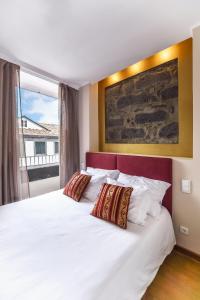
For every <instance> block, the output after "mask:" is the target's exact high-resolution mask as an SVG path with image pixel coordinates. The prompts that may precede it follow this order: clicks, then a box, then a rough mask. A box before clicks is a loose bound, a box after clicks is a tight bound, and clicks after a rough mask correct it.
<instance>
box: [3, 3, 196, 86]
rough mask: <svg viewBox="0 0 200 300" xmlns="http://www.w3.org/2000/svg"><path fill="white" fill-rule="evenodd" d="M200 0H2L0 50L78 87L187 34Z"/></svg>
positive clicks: (13, 58)
mask: <svg viewBox="0 0 200 300" xmlns="http://www.w3.org/2000/svg"><path fill="white" fill-rule="evenodd" d="M199 12H200V1H199V0H190V1H188V0H167V1H161V0H152V1H150V0H57V1H56V0H34V1H33V0H32V1H31V0H15V1H13V0H0V56H1V57H3V58H5V57H8V58H10V60H12V61H16V62H18V63H20V64H21V65H23V66H26V67H27V68H28V69H32V70H35V71H36V72H38V73H43V74H46V75H47V76H49V77H51V78H54V79H56V80H62V81H64V82H67V83H69V84H71V85H72V86H75V87H79V86H82V85H84V84H87V83H90V82H95V81H98V80H100V79H102V78H104V77H105V76H107V75H110V74H112V73H114V72H116V71H119V70H120V69H122V68H124V67H126V66H128V65H130V64H133V63H135V62H137V61H138V60H140V59H143V58H145V57H147V56H150V55H151V54H153V53H155V52H157V51H159V50H162V49H164V48H166V47H168V46H170V45H171V44H174V43H177V42H179V41H181V40H184V39H186V38H188V37H190V36H191V29H192V28H193V27H195V26H196V25H198V24H199V22H200V13H199Z"/></svg>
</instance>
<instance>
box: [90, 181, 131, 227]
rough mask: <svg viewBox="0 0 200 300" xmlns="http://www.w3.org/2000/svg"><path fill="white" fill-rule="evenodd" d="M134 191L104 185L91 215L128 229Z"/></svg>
mask: <svg viewBox="0 0 200 300" xmlns="http://www.w3.org/2000/svg"><path fill="white" fill-rule="evenodd" d="M132 191H133V188H131V187H122V186H118V185H112V184H107V183H104V184H103V185H102V188H101V191H100V193H99V197H98V198H97V202H96V204H95V207H94V208H93V210H92V212H91V215H93V216H95V217H97V218H100V219H103V220H106V221H109V222H111V223H114V224H116V225H118V226H120V227H121V228H124V229H126V227H127V214H128V207H129V202H130V196H131V193H132Z"/></svg>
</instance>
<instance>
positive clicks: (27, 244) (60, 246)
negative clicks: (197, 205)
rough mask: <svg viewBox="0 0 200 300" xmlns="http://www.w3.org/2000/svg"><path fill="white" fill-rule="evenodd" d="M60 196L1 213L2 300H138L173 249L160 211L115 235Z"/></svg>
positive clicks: (84, 206) (85, 208)
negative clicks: (158, 215)
mask: <svg viewBox="0 0 200 300" xmlns="http://www.w3.org/2000/svg"><path fill="white" fill-rule="evenodd" d="M91 207H92V204H91V203H88V202H87V201H81V202H79V203H77V202H75V201H73V200H71V199H70V198H67V197H66V196H64V195H62V191H61V190H60V191H57V192H52V193H49V194H46V195H43V196H40V197H36V198H32V199H30V200H24V201H21V202H18V203H14V204H9V205H5V206H3V207H1V208H0V300H44V299H48V300H139V299H141V297H142V295H143V294H144V292H145V290H146V288H147V286H148V285H149V284H150V283H151V281H152V280H153V278H154V277H155V275H156V272H157V271H158V268H159V266H160V265H161V264H162V262H163V260H164V259H165V257H166V256H167V255H168V254H169V253H170V252H171V251H172V249H173V247H174V245H175V237H174V231H173V226H172V221H171V217H170V215H169V213H168V211H167V210H166V209H165V208H162V213H161V215H160V217H159V218H158V219H153V218H151V217H149V218H148V221H147V224H146V225H145V226H139V225H135V224H131V223H128V228H127V230H123V229H120V228H119V227H117V226H115V225H112V224H110V223H108V222H105V221H102V220H100V219H97V218H95V217H93V216H91V215H89V212H90V211H91Z"/></svg>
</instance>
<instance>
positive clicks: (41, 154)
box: [34, 140, 47, 156]
mask: <svg viewBox="0 0 200 300" xmlns="http://www.w3.org/2000/svg"><path fill="white" fill-rule="evenodd" d="M36 143H44V144H45V153H39V154H37V153H36ZM34 154H35V156H46V155H47V142H46V141H40V140H38V141H34Z"/></svg>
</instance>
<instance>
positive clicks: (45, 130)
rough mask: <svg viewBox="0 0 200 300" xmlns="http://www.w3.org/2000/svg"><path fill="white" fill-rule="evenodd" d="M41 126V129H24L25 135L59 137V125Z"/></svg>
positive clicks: (42, 124)
mask: <svg viewBox="0 0 200 300" xmlns="http://www.w3.org/2000/svg"><path fill="white" fill-rule="evenodd" d="M38 124H39V125H41V126H42V127H41V129H31V128H23V134H24V136H25V137H27V136H28V137H47V138H48V137H58V128H59V126H58V125H57V124H46V123H38Z"/></svg>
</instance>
